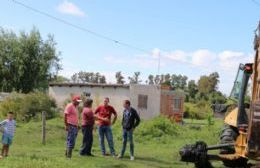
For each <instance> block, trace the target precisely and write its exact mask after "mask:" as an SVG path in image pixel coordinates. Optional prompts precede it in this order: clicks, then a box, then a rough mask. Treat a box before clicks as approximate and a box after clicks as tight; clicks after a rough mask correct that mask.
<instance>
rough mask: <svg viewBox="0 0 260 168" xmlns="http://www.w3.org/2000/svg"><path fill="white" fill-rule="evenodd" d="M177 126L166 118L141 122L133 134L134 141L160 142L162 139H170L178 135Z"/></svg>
mask: <svg viewBox="0 0 260 168" xmlns="http://www.w3.org/2000/svg"><path fill="white" fill-rule="evenodd" d="M179 130H180V128H179V126H178V125H177V124H176V123H174V122H172V121H171V120H170V119H168V118H166V117H162V116H160V117H156V118H154V119H152V120H149V121H146V122H143V123H141V124H140V127H138V128H137V131H136V133H135V136H136V139H137V141H139V142H145V141H147V140H148V141H149V140H160V141H161V140H162V138H164V140H165V138H167V136H168V137H169V139H171V137H174V136H177V135H178V134H179Z"/></svg>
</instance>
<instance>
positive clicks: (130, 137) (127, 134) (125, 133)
mask: <svg viewBox="0 0 260 168" xmlns="http://www.w3.org/2000/svg"><path fill="white" fill-rule="evenodd" d="M127 138H128V140H129V142H130V155H131V156H134V141H133V130H126V129H123V147H122V150H121V156H122V157H123V156H124V154H125V149H126V144H127Z"/></svg>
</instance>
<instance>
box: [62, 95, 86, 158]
mask: <svg viewBox="0 0 260 168" xmlns="http://www.w3.org/2000/svg"><path fill="white" fill-rule="evenodd" d="M81 101H82V100H81V99H80V96H73V97H72V102H71V103H69V104H68V105H67V106H66V108H65V110H64V123H65V130H66V131H67V149H66V157H67V158H71V156H72V150H73V148H74V146H75V142H76V138H77V134H78V123H79V121H78V119H79V117H78V109H77V107H78V105H79V103H80V102H81Z"/></svg>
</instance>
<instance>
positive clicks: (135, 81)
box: [128, 72, 142, 84]
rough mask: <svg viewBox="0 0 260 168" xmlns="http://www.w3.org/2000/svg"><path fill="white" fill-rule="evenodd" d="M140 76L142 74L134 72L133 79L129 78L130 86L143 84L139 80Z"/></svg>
mask: <svg viewBox="0 0 260 168" xmlns="http://www.w3.org/2000/svg"><path fill="white" fill-rule="evenodd" d="M140 74H141V73H140V72H134V75H133V77H128V79H129V83H130V84H139V83H141V82H142V80H140V79H139V78H140Z"/></svg>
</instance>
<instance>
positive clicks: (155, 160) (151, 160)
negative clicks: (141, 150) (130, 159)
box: [135, 157, 173, 167]
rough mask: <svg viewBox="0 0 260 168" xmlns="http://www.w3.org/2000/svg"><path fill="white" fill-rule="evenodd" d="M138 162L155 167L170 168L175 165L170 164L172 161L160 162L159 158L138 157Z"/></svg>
mask: <svg viewBox="0 0 260 168" xmlns="http://www.w3.org/2000/svg"><path fill="white" fill-rule="evenodd" d="M135 161H136V162H142V163H144V162H145V164H147V163H148V164H149V165H151V166H153V167H158V165H159V167H165V166H167V167H169V166H172V165H173V162H170V161H165V160H160V159H158V158H154V157H136V160H135Z"/></svg>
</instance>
